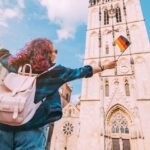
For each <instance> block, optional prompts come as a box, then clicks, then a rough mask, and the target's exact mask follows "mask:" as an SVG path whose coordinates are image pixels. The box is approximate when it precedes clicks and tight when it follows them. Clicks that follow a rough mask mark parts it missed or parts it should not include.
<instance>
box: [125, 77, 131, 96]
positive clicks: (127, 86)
mask: <svg viewBox="0 0 150 150" xmlns="http://www.w3.org/2000/svg"><path fill="white" fill-rule="evenodd" d="M125 93H126V96H130V87H129V83H128V80H127V79H126V80H125Z"/></svg>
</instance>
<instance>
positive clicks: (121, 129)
mask: <svg viewBox="0 0 150 150" xmlns="http://www.w3.org/2000/svg"><path fill="white" fill-rule="evenodd" d="M112 133H123V134H128V133H129V128H128V122H127V120H126V118H125V117H124V116H123V115H122V114H121V113H120V112H118V113H116V114H115V115H114V116H113V118H112Z"/></svg>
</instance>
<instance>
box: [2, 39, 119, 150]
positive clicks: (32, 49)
mask: <svg viewBox="0 0 150 150" xmlns="http://www.w3.org/2000/svg"><path fill="white" fill-rule="evenodd" d="M56 55H57V50H56V49H55V48H54V46H53V44H52V42H51V41H50V40H48V39H42V38H39V39H35V40H33V41H31V42H30V43H28V44H27V45H25V47H24V48H23V50H21V52H19V53H18V54H17V56H16V57H12V56H11V55H5V56H4V57H2V58H1V59H0V61H1V63H2V64H3V66H4V67H5V68H7V69H8V71H13V72H17V70H18V67H19V66H23V65H24V64H31V66H32V70H33V73H36V74H37V73H38V74H39V73H42V72H44V71H46V70H48V68H50V67H52V66H53V65H54V64H55V60H56ZM115 66H116V62H114V61H112V62H110V63H108V64H107V65H104V66H101V67H91V66H89V65H87V66H84V67H81V68H77V69H70V68H66V67H64V66H61V65H56V66H55V67H54V68H53V69H52V70H51V71H49V72H47V73H45V74H43V75H41V76H40V77H39V78H37V83H36V93H35V101H34V102H35V103H37V102H39V101H42V99H43V98H46V100H45V101H44V102H43V103H42V104H41V106H40V107H39V109H38V110H37V111H36V113H35V115H34V117H33V118H32V119H31V120H30V121H29V122H28V123H26V124H24V125H22V126H19V127H15V126H9V125H5V124H0V150H44V149H45V142H46V127H45V125H46V124H48V123H51V122H55V121H56V120H58V119H60V118H61V117H62V108H61V102H60V95H59V92H58V89H59V87H60V86H62V85H63V84H64V83H66V82H68V81H72V80H75V79H79V78H84V77H85V78H87V77H91V76H92V75H93V74H95V73H98V72H101V71H103V70H106V69H112V68H114V67H115Z"/></svg>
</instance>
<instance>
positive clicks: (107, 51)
mask: <svg viewBox="0 0 150 150" xmlns="http://www.w3.org/2000/svg"><path fill="white" fill-rule="evenodd" d="M106 54H109V46H108V44H107V45H106Z"/></svg>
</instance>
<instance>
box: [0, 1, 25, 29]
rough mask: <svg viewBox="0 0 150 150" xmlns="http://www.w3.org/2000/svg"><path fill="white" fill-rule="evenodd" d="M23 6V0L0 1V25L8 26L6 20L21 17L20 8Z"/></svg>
mask: <svg viewBox="0 0 150 150" xmlns="http://www.w3.org/2000/svg"><path fill="white" fill-rule="evenodd" d="M24 7H25V5H24V0H15V1H13V2H12V1H11V0H3V1H1V2H0V16H1V17H0V27H8V21H9V20H10V19H13V18H21V17H22V9H23V8H24Z"/></svg>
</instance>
